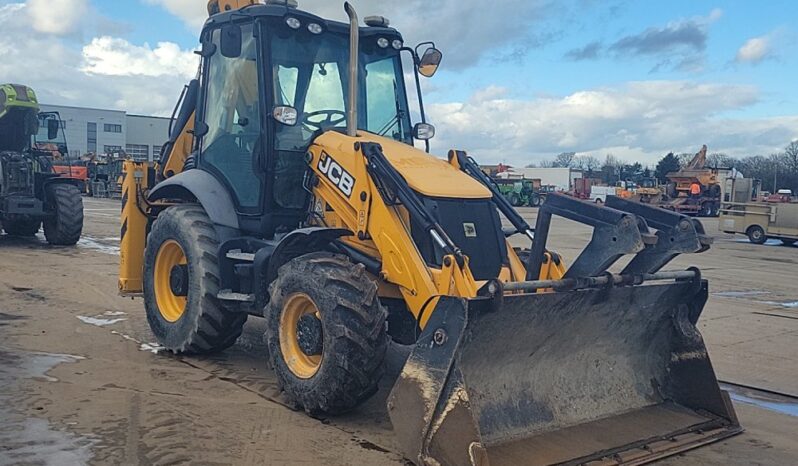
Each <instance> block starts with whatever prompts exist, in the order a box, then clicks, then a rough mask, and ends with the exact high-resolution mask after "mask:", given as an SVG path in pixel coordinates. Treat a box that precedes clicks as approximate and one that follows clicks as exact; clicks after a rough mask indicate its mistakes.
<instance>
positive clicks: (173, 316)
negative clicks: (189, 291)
mask: <svg viewBox="0 0 798 466" xmlns="http://www.w3.org/2000/svg"><path fill="white" fill-rule="evenodd" d="M186 264H187V261H186V253H185V252H183V248H182V247H181V246H180V243H178V242H177V241H175V240H169V241H166V242H165V243H163V244H162V245H161V248H160V249H159V250H158V254H157V255H156V256H155V276H154V277H153V278H154V279H153V282H154V283H155V301H156V302H157V304H158V311H159V312H160V313H161V316H162V317H163V318H164V319H165V320H166V321H168V322H177V321H178V320H180V318H181V317H183V313H184V312H185V310H186V297H185V296H177V295H175V294H174V293H173V292H172V287H171V285H170V274H171V273H172V268H173V267H174V266H176V265H186Z"/></svg>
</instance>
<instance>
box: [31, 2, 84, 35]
mask: <svg viewBox="0 0 798 466" xmlns="http://www.w3.org/2000/svg"><path fill="white" fill-rule="evenodd" d="M88 10H89V5H88V0H28V2H27V8H26V12H27V14H28V17H29V18H30V21H31V25H32V26H33V29H34V30H36V31H37V32H40V33H44V34H55V35H65V34H71V33H73V32H75V31H76V30H78V28H79V26H80V23H81V22H82V21H83V20H84V18H85V17H86V14H87V12H88Z"/></svg>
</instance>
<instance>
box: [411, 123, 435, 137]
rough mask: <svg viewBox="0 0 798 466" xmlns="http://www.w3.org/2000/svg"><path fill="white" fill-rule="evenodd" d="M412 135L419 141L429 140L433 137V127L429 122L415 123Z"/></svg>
mask: <svg viewBox="0 0 798 466" xmlns="http://www.w3.org/2000/svg"><path fill="white" fill-rule="evenodd" d="M413 137H414V138H415V139H418V140H419V141H429V140H430V139H432V138H434V137H435V127H434V126H432V125H431V124H429V123H416V126H414V127H413Z"/></svg>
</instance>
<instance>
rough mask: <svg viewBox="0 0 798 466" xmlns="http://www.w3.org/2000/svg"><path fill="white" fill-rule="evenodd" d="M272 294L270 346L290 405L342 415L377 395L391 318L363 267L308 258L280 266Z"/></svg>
mask: <svg viewBox="0 0 798 466" xmlns="http://www.w3.org/2000/svg"><path fill="white" fill-rule="evenodd" d="M270 294H271V300H270V302H269V305H268V306H267V307H266V311H265V315H266V319H267V323H266V326H267V330H266V342H267V345H268V347H269V353H270V357H271V362H272V367H273V368H274V371H275V373H276V374H277V378H278V380H279V382H280V385H281V387H282V389H283V391H284V393H285V395H286V397H287V398H288V400H289V401H290V402H291V403H293V404H294V405H295V406H296V407H297V408H298V409H304V410H305V411H307V412H308V413H311V414H322V413H328V414H339V413H343V412H346V411H349V410H351V409H353V408H355V407H356V406H357V405H358V404H360V403H361V402H362V401H363V400H365V399H366V398H368V397H370V396H371V395H373V394H374V393H375V392H376V391H377V382H379V379H380V377H381V376H382V373H383V371H384V366H383V360H384V358H385V352H386V350H387V347H388V337H387V333H386V329H385V320H386V318H387V315H388V313H387V311H386V310H385V308H384V307H383V306H382V305H381V304H380V301H379V298H378V296H377V285H376V283H374V282H373V281H372V280H371V279H370V278H369V277H368V276H367V275H366V273H365V269H364V268H363V266H362V265H355V264H353V263H351V262H349V260H348V259H347V258H346V257H344V256H340V255H335V254H330V253H325V252H317V253H311V254H307V255H304V256H301V257H298V258H296V259H294V260H292V261H290V262H288V263H287V264H285V265H284V266H282V267H281V268H280V271H279V273H278V276H277V279H276V280H275V281H274V283H272V285H271V288H270Z"/></svg>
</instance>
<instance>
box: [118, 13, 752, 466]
mask: <svg viewBox="0 0 798 466" xmlns="http://www.w3.org/2000/svg"><path fill="white" fill-rule="evenodd" d="M345 10H346V12H347V14H348V16H349V18H350V21H349V24H346V23H339V22H335V21H328V20H325V19H323V18H320V17H317V16H315V15H313V14H310V13H307V12H304V11H301V10H300V9H298V8H297V5H296V3H295V2H294V1H293V0H271V1H268V2H266V3H265V4H260V3H257V2H255V1H254V0H243V1H242V0H237V1H229V0H212V1H211V2H210V4H209V13H210V17H209V19H208V21H207V23H206V24H205V26H204V28H203V31H202V36H201V44H202V47H201V50H200V52H199V54H200V56H201V66H200V70H199V74H198V77H197V79H196V80H194V81H192V82H191V83H190V84H189V85H188V86H187V88H186V90H185V92H184V94H183V96H182V97H181V99H180V103H179V104H178V107H177V109H176V111H175V115H174V118H173V123H174V124H173V128H172V131H171V137H170V141H169V142H168V144H166V145H165V146H164V149H163V152H162V154H161V158H160V161H159V162H157V163H155V164H153V165H148V164H143V163H136V162H127V163H126V165H125V169H124V171H125V178H124V183H123V212H122V233H121V234H122V243H121V244H122V247H121V264H120V265H121V269H120V280H119V286H120V291H121V293H122V294H124V295H133V296H135V295H141V296H143V298H144V304H145V308H146V314H147V319H148V321H149V324H150V326H151V328H152V331H153V332H154V334H155V336H156V337H157V338H158V341H159V342H160V344H161V345H163V346H164V347H165V348H167V349H169V350H171V351H173V352H175V353H185V354H199V353H208V352H214V351H220V350H223V349H225V348H227V347H229V346H231V345H232V344H233V343H234V342H235V341H236V338H237V337H238V336H239V335H240V333H241V330H242V326H243V325H244V322H245V320H246V319H247V318H248V316H250V315H254V316H261V317H264V318H265V319H266V327H267V332H266V340H267V343H268V348H269V352H270V354H269V355H268V357H269V359H270V362H271V365H272V366H273V368H274V371H275V373H276V376H277V378H278V380H279V383H280V384H281V387H282V389H283V391H284V393H285V396H286V398H287V399H288V400H290V401H291V402H292V403H293V404H295V405H296V406H297V407H299V408H301V409H304V410H305V411H307V412H309V413H312V414H320V413H325V414H337V413H342V412H346V411H349V410H352V409H354V408H355V407H357V406H358V405H359V404H360V403H361V402H362V401H363V400H365V399H366V398H368V397H369V396H371V395H372V394H373V393H374V392H375V391H376V390H377V382H378V380H379V378H380V376H381V374H382V373H383V362H384V361H383V360H384V357H385V353H386V351H387V349H388V346H389V340H392V341H394V342H396V343H398V344H402V345H411V350H410V353H409V357H408V359H407V362H406V363H405V365H404V367H403V370H402V372H401V374H400V376H399V378H398V380H397V381H396V383H395V385H394V387H393V389H392V391H391V393H390V395H389V397H388V406H387V409H388V414H389V416H390V419H391V422H392V424H393V426H394V431H395V434H396V437H397V441H398V445H399V446H400V448H401V451H402V453H403V454H404V456H405V457H406V458H407V459H409V460H410V461H413V462H414V463H416V464H419V465H421V464H425V465H487V464H491V465H493V466H497V465H537V464H558V463H565V464H588V463H590V464H594V463H595V464H619V463H625V464H640V463H644V462H647V461H652V460H655V459H658V458H661V457H664V456H667V455H671V454H674V453H677V452H681V451H684V450H687V449H690V448H694V447H697V446H700V445H703V444H706V443H709V442H713V441H716V440H719V439H722V438H725V437H728V436H730V435H733V434H735V433H738V432H740V430H741V429H740V426H739V424H738V422H737V420H736V418H735V414H734V411H733V409H732V406H731V404H730V402H729V398H728V396H727V395H726V394H725V393H724V392H722V391H721V390H720V389H719V387H718V382H717V379H716V377H715V374H714V372H713V369H712V366H711V364H710V361H709V357H708V355H707V350H706V347H705V345H704V343H703V340H702V338H701V335H700V334H699V332H698V330H697V329H696V322H697V320H698V317H699V315H700V313H701V311H702V309H703V307H704V304H705V302H706V300H707V296H708V292H707V282H706V281H705V280H703V279H702V278H701V273H700V271H699V270H697V269H694V268H691V269H689V270H678V271H670V272H663V271H661V269H662V268H663V267H664V266H665V265H666V264H667V263H668V262H669V261H670V260H671V259H673V258H674V257H676V256H677V255H679V254H682V253H696V252H702V251H704V250H706V249H707V248H708V247H709V243H710V242H709V240H708V239H707V237H706V235H705V234H704V232H703V229H702V227H701V224H700V223H699V222H697V221H695V220H693V219H690V218H688V217H684V216H681V215H678V214H675V213H672V212H666V211H662V210H659V209H654V208H651V207H650V206H646V205H641V204H636V203H630V202H627V201H624V200H622V199H615V198H613V200H612V201H609V200H608V202H607V204H606V205H605V206H596V205H593V204H589V203H585V202H582V201H579V200H576V199H573V198H569V197H566V196H560V195H556V194H552V195H550V196H548V197H547V200H546V202H545V204H544V205H543V206H541V208H540V212H539V215H538V218H537V224H536V225H535V227H534V228H533V227H531V226H530V225H529V224H527V222H526V221H524V219H523V218H522V217H521V216H520V215H519V214H518V213H517V212H516V211H515V210H514V209H513V207H512V206H511V205H510V204H509V203H508V202H507V201H506V200H505V199H504V197H503V196H502V195H501V192H500V191H499V190H498V188H497V187H496V186H495V185H494V184H493V183H492V182H491V180H490V179H489V178H487V177H486V176H485V175H484V174H483V173H482V172H481V171H480V170H479V167H478V166H477V164H476V163H475V162H474V160H472V159H471V158H470V157H469V156H468V155H467V154H466V153H464V152H462V151H457V150H452V151H450V152H449V154H448V160H447V159H439V158H436V157H433V156H431V155H429V154H428V153H427V152H429V146H427V151H426V152H425V151H424V150H421V149H417V148H415V147H414V144H415V143H419V142H422V141H429V139H430V138H431V137H432V136H433V133H434V128H433V127H432V126H431V125H429V124H428V123H426V120H425V116H424V106H423V102H422V101H421V94H420V92H418V98H419V108H420V110H421V117H420V120H421V121H420V123H417V124H415V125H413V124H412V123H411V111H410V106H409V104H408V92H407V89H406V85H405V70H404V69H403V61H402V58H403V57H407V62H408V63H411V62H412V64H413V69H412V70H411V71H412V73H414V74H415V85H416V90H417V91H418V90H420V86H419V85H418V83H419V75H423V76H427V77H430V76H432V75H433V74H434V73H435V71H436V70H437V68H438V65H439V64H440V62H441V59H442V54H441V52H440V51H438V50H437V49H436V48H435V46H434V44H432V43H427V44H422V46H419V47H416V48H410V47H407V46H405V44H404V42H403V39H402V36H401V35H400V33H399V32H398V31H397V30H395V29H393V28H391V27H390V25H389V22H388V20H386V19H385V18H382V17H368V18H365V25H364V26H362V25H360V22H359V20H358V17H357V14H356V12H355V10H354V9H353V8H352V7H351V5H349V4H346V5H345ZM422 49H425V50H424V51H423V53H422ZM608 199H609V198H608ZM553 216H561V217H565V218H568V219H571V220H574V221H577V222H581V223H584V224H587V225H589V226H591V227H593V236H592V239H591V241H590V242H589V244H587V245H586V247H585V248H584V250H583V251H582V252H581V253H580V254H579V256H578V257H576V258H575V260H574V261H573V262H572V264H571V265H570V266H566V265H565V263H564V261H563V260H562V258H561V257H560V256H559V255H558V254H556V253H554V252H552V251H550V250H549V249H548V248H547V247H546V243H547V239H548V236H549V226H550V223H551V220H552V218H553ZM502 217H504V219H506V220H507V221H508V222H509V224H510V225H512V228H502ZM515 234H520V235H524V236H526V237H528V239H529V241H530V248H528V249H518V250H516V249H514V248H513V247H511V246H510V244H509V243H508V241H507V238H508V237H509V236H512V235H515ZM624 256H627V257H628V258H629V256H631V257H630V258H629V260H628V261H624V262H622V263H623V264H626V265H625V266H623V268H621V267H620V266H619V267H618V269H620V270H614V271H611V270H610V268H611V267H612V266H613V264H615V263H616V262H617V261H618V260H619V259H620V258H622V257H624Z"/></svg>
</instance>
